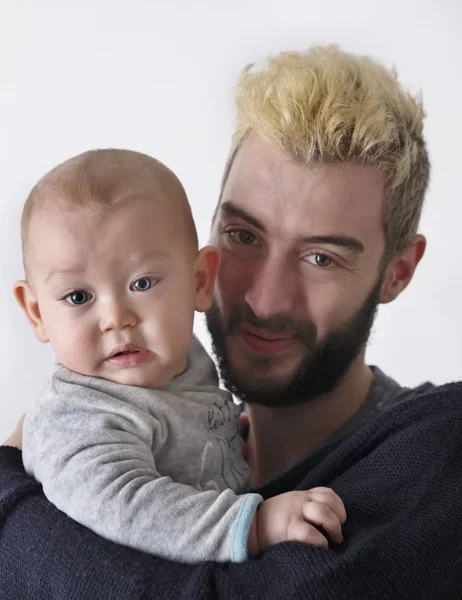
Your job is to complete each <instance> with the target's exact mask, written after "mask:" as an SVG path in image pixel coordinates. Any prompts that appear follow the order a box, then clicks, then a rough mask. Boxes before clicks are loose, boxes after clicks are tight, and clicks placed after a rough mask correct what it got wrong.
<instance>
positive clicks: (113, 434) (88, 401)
mask: <svg viewBox="0 0 462 600" xmlns="http://www.w3.org/2000/svg"><path fill="white" fill-rule="evenodd" d="M21 227H22V246H23V260H24V268H25V273H26V281H18V282H17V283H16V284H15V295H16V298H17V300H18V302H19V304H20V306H21V307H22V308H23V310H24V312H25V314H26V316H27V318H28V320H29V322H30V324H31V325H32V327H33V329H34V332H35V335H36V337H37V338H38V339H39V341H41V342H45V343H46V342H50V343H51V345H52V347H53V349H54V352H55V354H56V357H57V360H58V364H57V368H56V370H55V373H54V375H53V377H52V379H51V381H50V382H49V384H48V385H47V386H46V387H45V389H44V390H43V392H42V393H41V395H40V397H39V399H38V400H37V402H36V403H35V405H34V406H33V407H32V408H31V409H30V411H29V413H28V414H27V416H26V419H25V423H24V437H23V460H24V465H25V467H26V470H27V471H28V472H29V473H30V474H31V475H33V476H34V477H35V478H36V479H37V480H38V481H40V482H41V483H42V484H43V488H44V491H45V494H46V495H47V497H48V498H49V499H50V501H51V502H53V503H54V504H55V505H56V506H57V507H58V508H59V509H61V510H63V511H64V512H65V513H67V514H68V515H69V516H70V517H72V518H73V519H75V520H76V521H79V522H80V523H82V524H83V525H85V526H86V527H89V528H90V529H92V530H93V531H95V532H97V533H98V534H100V535H102V536H104V537H106V538H108V539H111V540H113V541H115V542H119V543H121V544H124V545H127V546H131V547H133V548H137V549H139V550H143V551H146V552H150V553H153V554H156V555H159V556H163V557H167V558H171V559H174V560H178V561H183V562H198V561H204V560H215V561H235V562H239V561H243V560H245V559H247V558H248V557H249V556H256V555H258V554H259V553H260V552H262V551H264V550H265V549H266V548H267V547H268V546H270V545H272V544H276V543H278V542H282V541H285V540H296V541H301V542H306V543H315V544H316V545H327V540H326V538H325V537H324V536H319V534H318V530H317V529H316V527H322V528H323V530H324V532H325V533H326V535H327V536H329V538H330V539H331V541H332V542H334V543H340V542H341V541H342V533H341V525H342V523H343V522H344V520H345V510H344V507H343V503H342V501H341V500H340V498H339V497H338V496H337V495H336V494H335V493H334V492H333V491H332V490H330V489H327V488H316V489H313V490H310V491H297V492H288V493H286V494H282V495H280V496H276V497H274V498H271V499H269V500H266V501H263V498H262V497H261V496H260V495H259V494H254V493H245V490H246V484H247V481H248V468H247V465H246V463H245V461H244V459H243V458H242V455H241V451H240V442H239V436H238V417H239V409H238V407H237V406H236V405H235V404H234V403H233V401H232V399H231V397H230V395H229V394H228V393H227V392H225V391H224V390H221V389H219V387H218V378H217V374H216V371H215V367H214V364H213V362H212V360H211V359H210V357H209V356H208V355H207V353H206V352H205V350H204V349H203V348H202V346H201V345H200V343H199V342H198V340H197V339H196V338H194V337H193V335H192V329H193V320H194V311H195V310H197V311H200V312H204V311H207V310H208V309H209V308H210V306H211V302H212V294H213V286H214V280H215V275H216V272H217V269H218V264H219V256H218V252H217V249H216V248H214V247H213V246H206V247H205V248H203V249H202V250H200V251H198V246H197V244H198V242H197V234H196V230H195V226H194V222H193V219H192V215H191V210H190V207H189V204H188V200H187V198H186V195H185V192H184V190H183V187H182V186H181V184H180V182H179V181H178V179H177V178H176V176H175V175H174V174H173V173H172V172H171V171H170V170H169V169H168V168H167V167H165V166H164V165H163V164H161V163H160V162H158V161H157V160H155V159H153V158H151V157H149V156H146V155H143V154H139V153H136V152H131V151H127V150H95V151H91V152H86V153H84V154H81V155H79V156H77V157H75V158H72V159H70V160H68V161H66V162H65V163H63V164H61V165H59V166H58V167H56V168H55V169H53V170H52V171H50V172H49V173H48V174H47V175H45V177H43V179H42V180H41V181H40V182H39V183H38V184H37V185H36V186H35V188H34V189H33V190H32V192H31V194H30V196H29V198H28V200H27V202H26V204H25V207H24V211H23V216H22V224H21ZM315 526H316V527H315Z"/></svg>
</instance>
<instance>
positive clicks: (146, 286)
mask: <svg viewBox="0 0 462 600" xmlns="http://www.w3.org/2000/svg"><path fill="white" fill-rule="evenodd" d="M153 285H154V281H153V280H152V279H151V278H150V277H140V278H139V279H137V280H136V281H134V282H133V283H132V285H131V286H130V289H131V290H132V291H135V292H146V291H147V290H150V289H151V288H152V287H153Z"/></svg>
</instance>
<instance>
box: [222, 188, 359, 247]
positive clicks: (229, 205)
mask: <svg viewBox="0 0 462 600" xmlns="http://www.w3.org/2000/svg"><path fill="white" fill-rule="evenodd" d="M220 212H221V214H222V215H224V216H225V217H238V218H239V219H242V220H243V221H246V222H247V223H248V224H249V225H252V226H253V227H256V228H257V229H260V230H261V231H263V232H265V231H266V229H265V226H264V225H263V223H262V222H261V221H259V220H258V219H257V218H255V217H253V216H252V215H249V213H248V212H247V211H245V210H244V209H242V208H240V207H239V206H236V205H235V204H234V203H233V202H232V201H231V200H227V201H226V202H222V203H221V205H220ZM302 242H305V243H309V244H329V245H332V246H341V247H343V248H346V249H347V250H351V251H353V252H356V253H362V252H364V244H363V243H362V242H361V241H360V240H358V238H355V237H352V236H349V235H310V236H307V237H304V238H303V239H302Z"/></svg>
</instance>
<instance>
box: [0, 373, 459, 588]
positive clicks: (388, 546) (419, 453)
mask: <svg viewBox="0 0 462 600" xmlns="http://www.w3.org/2000/svg"><path fill="white" fill-rule="evenodd" d="M315 486H330V487H332V488H333V489H334V490H335V491H336V492H337V493H338V494H339V495H340V496H341V498H342V499H343V500H344V502H345V505H346V509H347V514H348V520H347V522H346V524H345V527H344V535H345V541H344V543H343V544H342V545H341V546H339V547H332V548H330V549H327V550H326V549H322V548H315V547H312V546H308V545H303V544H298V543H284V544H279V545H277V546H274V547H272V548H270V549H269V550H268V551H266V552H265V553H264V554H263V555H262V556H261V557H259V558H257V559H254V560H250V561H248V562H246V563H242V564H224V565H219V564H213V563H205V564H199V565H196V566H190V565H181V564H176V563H173V562H169V561H167V560H161V559H158V558H155V557H152V556H149V555H146V554H143V553H141V552H137V551H134V550H130V549H127V548H123V547H121V546H117V545H116V544H114V543H112V542H108V541H106V540H104V539H102V538H99V537H98V536H97V535H95V534H94V533H92V532H90V531H88V530H86V529H85V528H84V527H82V526H81V525H78V524H77V523H75V522H73V521H72V520H71V519H70V518H68V517H67V516H66V515H64V514H63V513H61V512H60V511H59V510H57V509H56V508H54V507H53V506H52V505H51V504H50V503H49V502H48V501H47V500H46V498H45V497H44V495H43V493H42V490H41V487H40V485H39V484H37V483H36V482H35V481H34V480H33V479H31V478H30V477H28V476H27V475H26V473H25V472H24V469H23V467H22V461H21V453H20V451H18V450H16V449H13V448H5V447H3V448H0V599H1V600H28V599H30V600H41V599H43V600H58V599H59V600H74V599H75V600H100V599H101V600H102V599H111V600H141V599H144V600H147V599H153V598H156V599H163V598H165V599H172V600H179V599H182V598H184V599H186V598H188V599H208V598H216V599H218V600H220V599H225V598H226V599H227V600H246V599H249V600H250V599H259V598H268V599H275V600H276V599H277V600H289V599H290V598H294V599H295V598H296V599H300V598H311V599H319V600H321V599H322V600H325V599H337V600H341V599H344V598H348V599H355V600H360V599H364V600H366V599H367V600H374V599H380V600H384V599H398V598H403V599H406V600H409V599H419V600H421V599H427V598H428V599H429V598H448V599H461V598H462V383H458V384H450V385H447V386H444V387H442V388H439V389H438V388H434V389H433V390H431V391H427V392H423V393H422V394H421V395H420V396H417V397H414V398H411V399H410V400H408V401H406V402H404V403H402V404H400V405H396V406H394V407H393V408H391V409H389V410H387V411H385V412H384V413H382V414H380V415H379V416H378V417H377V418H375V419H373V420H371V421H370V422H369V423H368V424H367V425H365V426H364V427H362V428H361V429H359V430H358V431H357V432H356V433H354V434H353V435H351V436H350V437H349V438H347V439H346V440H344V441H343V442H342V443H340V444H339V445H338V446H336V447H335V448H334V449H333V450H332V451H331V452H329V453H325V452H324V453H323V454H322V456H321V455H317V454H316V453H314V454H313V455H311V456H310V457H309V458H308V459H306V460H305V461H303V462H302V463H300V464H299V465H298V466H296V467H295V468H293V469H292V470H291V471H290V472H288V473H287V474H286V475H284V476H282V477H280V478H279V479H277V480H276V481H274V482H273V483H272V484H270V485H268V486H266V488H264V489H263V490H261V491H262V492H263V494H264V495H265V496H266V497H268V496H271V495H274V494H276V493H282V492H285V491H289V490H293V489H308V488H312V487H315ZM88 510H91V506H89V507H88Z"/></svg>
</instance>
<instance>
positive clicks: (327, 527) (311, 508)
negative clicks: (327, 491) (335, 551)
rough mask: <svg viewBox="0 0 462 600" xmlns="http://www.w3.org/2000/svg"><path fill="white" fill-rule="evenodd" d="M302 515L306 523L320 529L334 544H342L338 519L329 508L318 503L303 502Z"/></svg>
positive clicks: (340, 526)
mask: <svg viewBox="0 0 462 600" xmlns="http://www.w3.org/2000/svg"><path fill="white" fill-rule="evenodd" d="M302 513H303V517H304V519H305V520H306V521H307V523H311V524H312V525H316V526H317V527H322V528H323V529H324V531H325V532H326V533H327V535H328V536H329V538H330V539H331V540H332V541H333V542H334V544H341V543H342V542H343V535H342V525H341V523H340V519H339V518H338V516H337V515H336V513H335V512H334V511H333V510H332V509H331V508H330V507H329V506H327V505H326V504H320V503H318V502H305V503H304V504H303V507H302Z"/></svg>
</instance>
